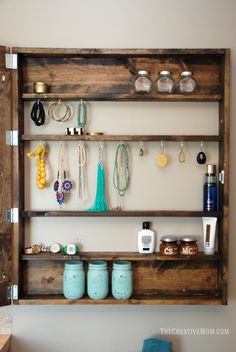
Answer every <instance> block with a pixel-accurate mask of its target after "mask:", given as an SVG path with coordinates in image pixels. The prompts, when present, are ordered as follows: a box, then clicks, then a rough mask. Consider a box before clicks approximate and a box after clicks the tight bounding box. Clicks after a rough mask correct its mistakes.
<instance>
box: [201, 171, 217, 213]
mask: <svg viewBox="0 0 236 352" xmlns="http://www.w3.org/2000/svg"><path fill="white" fill-rule="evenodd" d="M206 168H207V169H206V176H205V184H204V188H203V210H204V211H207V212H208V211H217V184H216V166H215V165H211V164H209V165H206Z"/></svg>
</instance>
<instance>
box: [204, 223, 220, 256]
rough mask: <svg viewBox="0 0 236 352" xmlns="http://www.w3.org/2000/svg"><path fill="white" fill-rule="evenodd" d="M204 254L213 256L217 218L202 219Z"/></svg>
mask: <svg viewBox="0 0 236 352" xmlns="http://www.w3.org/2000/svg"><path fill="white" fill-rule="evenodd" d="M202 222H203V239H204V253H205V254H207V255H213V254H214V252H215V237H216V223H217V218H202Z"/></svg>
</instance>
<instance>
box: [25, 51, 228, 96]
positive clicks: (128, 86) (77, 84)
mask: <svg viewBox="0 0 236 352" xmlns="http://www.w3.org/2000/svg"><path fill="white" fill-rule="evenodd" d="M22 60H23V78H24V85H23V92H24V93H33V84H34V82H37V81H43V82H45V83H47V84H48V86H49V93H51V94H52V96H53V95H54V97H55V94H58V96H59V97H60V95H61V93H62V94H71V93H73V94H74V98H77V99H79V98H83V99H93V100H120V99H122V100H134V101H135V100H137V101H139V100H140V101H144V100H147V101H148V100H162V99H163V97H162V96H161V95H160V96H158V94H157V93H156V90H155V89H153V90H152V91H151V92H150V93H149V94H146V95H144V94H141V95H140V94H136V93H135V91H134V79H135V76H134V72H138V71H139V70H147V71H148V72H149V74H150V78H151V79H152V81H153V83H155V81H156V79H157V77H158V72H160V71H162V70H170V71H171V72H172V74H173V79H174V80H175V82H177V81H178V80H179V75H180V73H181V72H182V71H183V70H186V69H187V70H189V71H192V72H193V74H194V77H195V79H196V82H197V88H196V92H195V93H194V94H192V95H185V96H182V95H180V96H179V97H178V95H177V96H175V94H171V95H170V98H168V100H169V101H171V100H173V101H176V100H183V101H185V100H186V101H188V100H189V101H191V100H193V101H194V100H196V98H195V99H194V96H196V97H197V96H198V99H199V98H200V97H202V99H206V98H207V99H211V98H213V97H218V98H219V97H220V96H221V94H222V88H221V82H220V68H221V66H220V58H218V57H212V56H209V57H204V58H202V57H199V56H197V57H194V56H192V55H185V56H183V55H182V56H175V57H156V58H153V57H138V58H134V57H129V56H122V57H111V56H105V57H91V58H87V57H86V58H84V57H70V56H65V57H63V58H61V57H51V56H48V57H41V58H35V57H28V56H27V57H23V58H22ZM130 66H132V70H131V69H130ZM45 96H46V95H45ZM48 96H49V95H48ZM25 97H26V96H25ZM62 97H63V95H62ZM67 98H68V97H67ZM71 98H73V96H71Z"/></svg>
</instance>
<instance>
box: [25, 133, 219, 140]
mask: <svg viewBox="0 0 236 352" xmlns="http://www.w3.org/2000/svg"><path fill="white" fill-rule="evenodd" d="M20 139H21V140H22V141H76V140H82V141H123V142H126V141H127V142H128V141H130V142H132V141H173V142H175V141H177V142H181V141H183V142H185V141H191V142H194V141H208V142H218V141H220V137H219V136H218V135H192V136H191V135H188V136H187V135H158V136H157V135H105V134H104V135H98V136H90V135H81V136H77V135H76V136H70V135H69V136H67V135H43V134H41V135H25V134H23V135H22V136H21V137H20Z"/></svg>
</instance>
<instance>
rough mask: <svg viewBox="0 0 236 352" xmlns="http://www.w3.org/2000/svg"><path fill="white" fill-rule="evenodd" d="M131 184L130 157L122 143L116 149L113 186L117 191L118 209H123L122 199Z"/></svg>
mask: <svg viewBox="0 0 236 352" xmlns="http://www.w3.org/2000/svg"><path fill="white" fill-rule="evenodd" d="M129 182H130V176H129V155H128V150H127V148H126V146H125V145H124V144H123V143H120V144H119V145H118V147H117V149H116V156H115V163H114V172H113V185H114V187H115V189H116V190H117V209H121V199H122V198H123V197H124V195H125V193H126V191H127V189H128V187H129Z"/></svg>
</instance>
